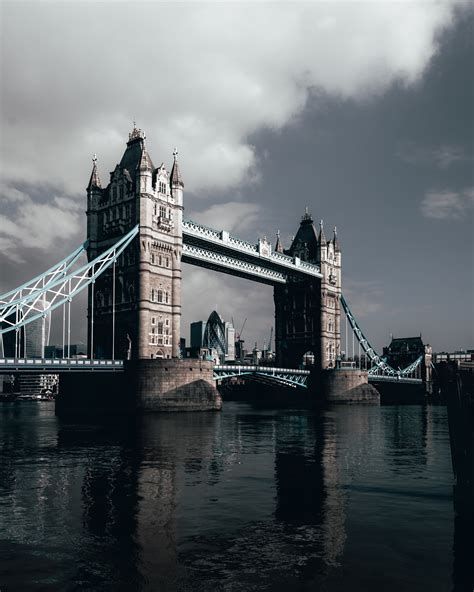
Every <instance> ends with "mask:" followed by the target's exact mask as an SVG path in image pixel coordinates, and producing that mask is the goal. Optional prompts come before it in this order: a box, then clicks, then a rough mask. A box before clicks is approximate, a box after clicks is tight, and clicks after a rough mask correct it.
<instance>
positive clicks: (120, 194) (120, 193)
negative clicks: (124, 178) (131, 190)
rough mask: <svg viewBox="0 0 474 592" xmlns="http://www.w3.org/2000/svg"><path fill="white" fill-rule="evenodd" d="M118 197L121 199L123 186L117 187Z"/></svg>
mask: <svg viewBox="0 0 474 592" xmlns="http://www.w3.org/2000/svg"><path fill="white" fill-rule="evenodd" d="M119 197H120V199H123V185H120V187H119Z"/></svg>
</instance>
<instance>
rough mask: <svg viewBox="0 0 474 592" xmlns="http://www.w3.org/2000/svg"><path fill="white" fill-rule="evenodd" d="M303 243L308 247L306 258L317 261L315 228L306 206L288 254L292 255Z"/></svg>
mask: <svg viewBox="0 0 474 592" xmlns="http://www.w3.org/2000/svg"><path fill="white" fill-rule="evenodd" d="M305 245H306V247H307V249H308V260H309V261H317V259H318V253H317V249H318V235H317V232H316V228H315V227H314V223H313V218H312V216H311V214H310V213H309V212H308V208H306V211H305V213H304V215H303V217H302V218H301V222H300V227H299V228H298V232H297V233H296V236H295V238H294V239H293V242H292V243H291V247H290V249H289V251H288V254H289V255H291V256H293V255H294V253H295V251H297V250H298V249H299V248H301V247H303V246H305Z"/></svg>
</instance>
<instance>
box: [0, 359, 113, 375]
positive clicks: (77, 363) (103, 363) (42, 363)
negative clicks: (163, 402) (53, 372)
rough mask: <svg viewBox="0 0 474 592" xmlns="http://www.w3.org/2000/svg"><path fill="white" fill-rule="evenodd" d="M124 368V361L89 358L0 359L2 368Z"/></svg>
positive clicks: (39, 369)
mask: <svg viewBox="0 0 474 592" xmlns="http://www.w3.org/2000/svg"><path fill="white" fill-rule="evenodd" d="M5 367H7V368H9V367H11V368H25V369H31V368H33V369H34V368H35V367H37V368H38V372H40V371H41V369H42V368H48V369H50V368H58V369H60V368H71V367H74V368H114V369H116V368H123V360H91V359H89V358H8V357H7V358H0V368H5Z"/></svg>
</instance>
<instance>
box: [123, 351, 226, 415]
mask: <svg viewBox="0 0 474 592" xmlns="http://www.w3.org/2000/svg"><path fill="white" fill-rule="evenodd" d="M213 367H214V364H213V363H212V362H205V361H201V360H190V359H188V360H172V359H170V360H160V359H153V360H144V359H142V360H131V361H128V362H126V363H125V373H126V375H128V380H129V383H130V385H131V388H132V390H133V392H134V393H135V397H136V408H137V411H138V412H141V413H149V412H155V411H218V410H219V409H221V407H222V399H221V396H220V394H219V392H218V391H217V389H216V385H215V380H214V378H213Z"/></svg>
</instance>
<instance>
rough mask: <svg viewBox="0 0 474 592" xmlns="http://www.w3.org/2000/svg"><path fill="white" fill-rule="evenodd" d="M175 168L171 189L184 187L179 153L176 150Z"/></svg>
mask: <svg viewBox="0 0 474 592" xmlns="http://www.w3.org/2000/svg"><path fill="white" fill-rule="evenodd" d="M173 158H174V160H173V168H172V169H171V177H170V184H171V187H176V186H179V187H184V183H183V179H182V178H181V171H180V170H179V166H178V151H177V150H176V148H175V149H174V151H173Z"/></svg>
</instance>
